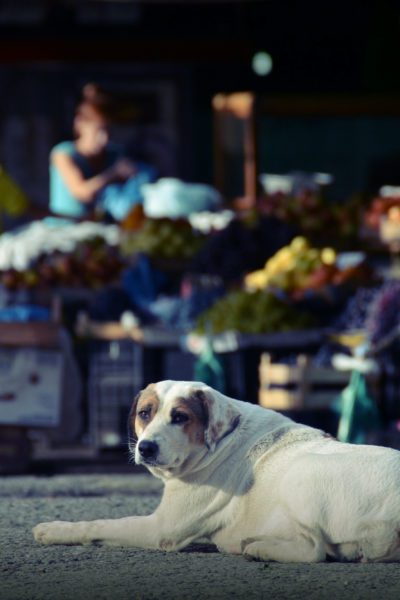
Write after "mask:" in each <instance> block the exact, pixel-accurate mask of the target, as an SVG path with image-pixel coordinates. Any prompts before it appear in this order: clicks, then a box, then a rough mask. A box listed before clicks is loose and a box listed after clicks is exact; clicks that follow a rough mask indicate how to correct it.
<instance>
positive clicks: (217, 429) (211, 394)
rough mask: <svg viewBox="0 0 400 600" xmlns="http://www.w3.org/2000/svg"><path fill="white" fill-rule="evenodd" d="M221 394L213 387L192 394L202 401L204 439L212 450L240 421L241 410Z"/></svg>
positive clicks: (198, 400)
mask: <svg viewBox="0 0 400 600" xmlns="http://www.w3.org/2000/svg"><path fill="white" fill-rule="evenodd" d="M220 396H221V395H220V394H218V392H215V391H214V390H212V389H211V388H210V389H209V390H208V389H207V390H196V391H195V392H193V394H192V397H194V398H195V399H196V401H197V402H199V403H201V406H202V409H203V414H204V419H203V422H204V441H205V444H206V446H207V448H208V449H209V450H211V451H213V450H215V448H216V447H217V445H218V444H219V443H220V442H221V440H223V439H224V438H225V437H226V436H228V435H230V434H231V433H232V432H233V431H234V430H235V429H236V427H237V426H238V425H239V421H240V413H239V411H237V410H235V408H234V407H233V406H232V405H231V403H229V402H225V401H224V398H223V397H220Z"/></svg>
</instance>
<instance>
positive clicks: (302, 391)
mask: <svg viewBox="0 0 400 600" xmlns="http://www.w3.org/2000/svg"><path fill="white" fill-rule="evenodd" d="M259 379H260V390H259V404H260V405H261V406H263V407H265V408H272V409H274V410H298V409H321V408H329V406H330V405H331V404H332V402H333V401H334V400H335V399H336V398H337V397H338V396H339V394H340V392H341V391H342V390H343V389H344V388H345V387H346V386H347V384H348V383H349V380H350V372H347V371H346V372H344V371H337V370H336V369H334V368H331V367H320V366H315V365H313V364H312V359H311V358H310V357H308V356H306V355H299V356H298V358H297V363H296V364H295V365H288V364H284V363H273V362H272V360H271V356H270V355H269V354H268V353H264V354H262V355H261V360H260V367H259Z"/></svg>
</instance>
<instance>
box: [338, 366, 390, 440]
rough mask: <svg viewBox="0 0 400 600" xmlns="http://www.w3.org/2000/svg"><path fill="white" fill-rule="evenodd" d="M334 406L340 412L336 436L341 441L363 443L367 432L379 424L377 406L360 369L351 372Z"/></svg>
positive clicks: (376, 427)
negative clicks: (348, 380)
mask: <svg viewBox="0 0 400 600" xmlns="http://www.w3.org/2000/svg"><path fill="white" fill-rule="evenodd" d="M336 408H337V410H338V411H339V413H340V419H339V425H338V431H337V438H338V440H339V441H341V442H351V443H355V444H363V443H365V442H366V440H367V436H368V433H370V432H371V431H373V430H376V429H378V428H379V426H380V415H379V411H378V407H377V405H376V402H375V400H374V398H373V397H372V396H371V395H370V393H369V391H368V386H367V382H366V379H365V375H363V374H362V373H360V371H356V370H355V371H353V372H352V374H351V378H350V382H349V384H348V386H347V387H346V388H345V389H344V390H343V391H342V393H341V395H340V396H339V399H338V402H337V405H336Z"/></svg>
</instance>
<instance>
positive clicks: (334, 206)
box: [258, 190, 361, 240]
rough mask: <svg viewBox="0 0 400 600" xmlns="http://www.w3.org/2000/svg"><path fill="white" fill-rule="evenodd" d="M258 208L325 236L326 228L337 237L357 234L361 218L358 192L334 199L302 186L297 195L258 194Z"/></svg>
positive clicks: (313, 234) (306, 231) (315, 235)
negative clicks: (327, 198)
mask: <svg viewBox="0 0 400 600" xmlns="http://www.w3.org/2000/svg"><path fill="white" fill-rule="evenodd" d="M258 209H259V210H260V212H261V213H262V214H266V215H274V216H276V217H278V218H279V219H282V220H283V221H285V222H288V223H293V224H296V225H297V226H298V228H299V229H300V231H301V232H302V233H303V234H304V235H305V236H307V237H311V238H315V239H319V238H320V237H321V236H323V237H326V232H327V231H328V232H329V231H332V232H334V233H335V238H336V239H338V238H339V239H340V240H346V239H349V238H350V239H352V238H355V237H358V233H359V228H360V222H361V199H360V198H359V197H358V196H354V197H352V198H350V199H349V200H347V201H346V202H336V203H334V202H328V201H327V200H325V199H324V198H323V196H322V195H320V194H319V193H318V192H315V191H310V190H302V191H301V192H299V193H298V194H296V195H289V194H285V193H282V192H277V193H274V194H266V195H265V196H262V197H261V198H259V200H258Z"/></svg>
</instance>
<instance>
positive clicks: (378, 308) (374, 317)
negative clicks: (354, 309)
mask: <svg viewBox="0 0 400 600" xmlns="http://www.w3.org/2000/svg"><path fill="white" fill-rule="evenodd" d="M399 324H400V281H388V282H387V283H386V284H385V285H383V286H382V288H381V289H380V291H379V292H378V293H377V294H376V296H375V298H374V300H373V302H372V303H371V306H370V310H369V313H368V318H367V319H366V323H365V327H366V330H367V333H368V337H369V339H370V341H371V343H372V344H377V343H378V342H379V341H381V340H382V338H384V337H385V336H387V335H388V334H389V333H391V332H392V331H393V330H394V329H395V328H396V327H398V325H399Z"/></svg>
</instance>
